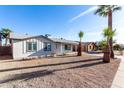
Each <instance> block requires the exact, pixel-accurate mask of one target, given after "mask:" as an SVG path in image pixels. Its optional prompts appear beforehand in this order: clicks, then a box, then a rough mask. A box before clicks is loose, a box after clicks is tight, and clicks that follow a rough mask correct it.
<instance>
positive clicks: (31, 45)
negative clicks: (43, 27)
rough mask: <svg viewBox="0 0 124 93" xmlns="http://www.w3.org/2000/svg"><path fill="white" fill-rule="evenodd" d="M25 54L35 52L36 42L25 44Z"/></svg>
mask: <svg viewBox="0 0 124 93" xmlns="http://www.w3.org/2000/svg"><path fill="white" fill-rule="evenodd" d="M26 47H27V52H33V51H37V43H36V42H26Z"/></svg>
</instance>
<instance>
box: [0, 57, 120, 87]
mask: <svg viewBox="0 0 124 93" xmlns="http://www.w3.org/2000/svg"><path fill="white" fill-rule="evenodd" d="M119 61H120V60H119V59H114V60H112V61H111V63H104V62H102V58H101V57H96V56H91V55H83V56H81V57H76V56H71V57H58V58H41V59H34V60H25V61H24V60H23V61H13V60H7V61H4V60H0V87H19V88H21V87H35V88H37V87H38V88H40V87H41V88H50V87H53V88H60V87H61V88H64V87H65V88H70V87H75V88H83V87H86V88H87V87H90V88H92V87H93V88H95V87H98V88H99V87H111V84H112V81H113V79H114V76H115V73H116V71H117V68H118V66H119V63H120V62H119Z"/></svg>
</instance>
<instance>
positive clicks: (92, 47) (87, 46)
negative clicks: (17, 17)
mask: <svg viewBox="0 0 124 93" xmlns="http://www.w3.org/2000/svg"><path fill="white" fill-rule="evenodd" d="M96 50H97V45H96V44H95V43H94V42H83V43H82V51H85V52H91V51H96Z"/></svg>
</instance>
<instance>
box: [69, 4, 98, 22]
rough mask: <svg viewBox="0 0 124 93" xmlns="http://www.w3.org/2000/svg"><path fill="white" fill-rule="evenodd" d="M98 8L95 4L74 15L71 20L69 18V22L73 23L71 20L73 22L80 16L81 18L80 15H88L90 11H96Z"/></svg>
mask: <svg viewBox="0 0 124 93" xmlns="http://www.w3.org/2000/svg"><path fill="white" fill-rule="evenodd" d="M96 9H97V6H93V7H91V8H89V9H87V10H85V11H83V12H82V13H80V14H79V15H77V16H75V17H73V18H72V19H71V20H69V22H70V23H71V22H73V21H74V20H76V19H78V18H80V17H82V16H84V15H86V14H88V13H90V12H92V11H94V10H96Z"/></svg>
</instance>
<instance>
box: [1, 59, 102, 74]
mask: <svg viewBox="0 0 124 93" xmlns="http://www.w3.org/2000/svg"><path fill="white" fill-rule="evenodd" d="M98 60H102V58H94V59H86V60H79V61H70V62H62V63H55V64H45V65H37V66H29V67H19V68H10V69H2V70H0V72H6V71H14V70H22V69H30V68H38V67H47V66H59V65H68V64H76V63H83V62H87V63H90V62H92V61H98Z"/></svg>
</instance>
